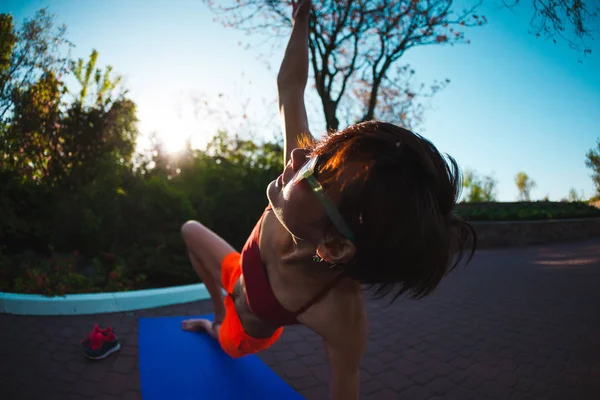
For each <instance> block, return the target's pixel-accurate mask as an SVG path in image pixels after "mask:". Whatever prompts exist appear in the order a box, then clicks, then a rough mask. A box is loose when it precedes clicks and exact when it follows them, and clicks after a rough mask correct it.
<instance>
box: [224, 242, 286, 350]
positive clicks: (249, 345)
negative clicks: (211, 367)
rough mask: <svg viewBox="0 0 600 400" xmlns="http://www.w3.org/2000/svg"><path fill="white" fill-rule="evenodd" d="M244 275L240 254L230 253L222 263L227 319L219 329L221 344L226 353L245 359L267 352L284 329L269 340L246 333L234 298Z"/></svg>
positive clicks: (278, 330)
mask: <svg viewBox="0 0 600 400" xmlns="http://www.w3.org/2000/svg"><path fill="white" fill-rule="evenodd" d="M241 274H242V267H241V265H240V253H238V252H233V253H229V254H228V255H226V256H225V258H224V259H223V262H222V263H221V283H222V284H223V288H225V290H226V291H227V296H226V297H225V319H224V320H223V322H222V324H221V328H220V329H219V343H220V344H221V347H222V348H223V350H224V351H225V353H227V354H229V355H230V356H231V357H233V358H239V357H243V356H246V355H249V354H255V353H258V352H260V351H263V350H266V349H268V348H269V347H271V346H272V345H273V343H275V342H276V341H277V339H279V336H281V333H282V332H283V327H280V328H279V329H277V330H276V331H275V333H274V334H273V335H272V336H271V337H268V338H261V339H257V338H253V337H252V336H248V334H246V332H244V328H243V327H242V322H241V321H240V318H239V316H238V314H237V311H236V309H235V304H234V302H233V299H232V297H231V296H230V295H229V294H230V293H233V287H234V286H235V284H236V282H237V281H238V279H239V278H240V275H241Z"/></svg>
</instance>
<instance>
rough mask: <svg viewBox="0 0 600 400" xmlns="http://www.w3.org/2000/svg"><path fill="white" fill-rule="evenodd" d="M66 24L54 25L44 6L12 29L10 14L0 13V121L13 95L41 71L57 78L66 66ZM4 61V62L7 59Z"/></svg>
mask: <svg viewBox="0 0 600 400" xmlns="http://www.w3.org/2000/svg"><path fill="white" fill-rule="evenodd" d="M65 35H66V27H65V26H64V25H61V26H56V24H55V22H54V16H53V15H51V14H49V13H48V10H47V9H41V10H39V11H38V12H37V13H36V14H35V15H34V16H33V18H31V19H26V20H25V21H24V23H23V24H22V26H21V28H20V29H18V30H15V27H14V25H13V22H12V17H11V15H9V14H0V39H1V40H0V43H1V45H0V121H3V122H4V121H5V118H7V116H9V115H10V113H11V111H12V109H13V106H14V103H15V96H16V95H18V92H19V91H20V90H22V88H23V87H27V86H30V85H31V84H33V83H34V82H36V81H39V78H40V76H41V75H43V74H49V73H52V74H53V75H54V76H56V77H58V79H60V77H61V76H62V75H63V74H64V73H65V72H66V69H67V56H65V54H64V51H63V50H64V49H65V48H67V49H68V48H70V47H71V43H70V42H69V41H68V40H66V37H65ZM7 60H8V61H7Z"/></svg>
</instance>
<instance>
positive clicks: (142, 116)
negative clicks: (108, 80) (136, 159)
mask: <svg viewBox="0 0 600 400" xmlns="http://www.w3.org/2000/svg"><path fill="white" fill-rule="evenodd" d="M177 97H178V96H160V95H156V94H155V95H154V96H152V97H149V96H147V97H145V96H140V100H139V101H138V116H139V130H140V137H139V139H138V146H137V148H138V151H140V152H144V151H146V150H147V149H149V148H150V146H151V137H152V136H153V135H156V138H157V140H158V141H159V142H160V143H161V144H162V145H163V146H164V149H165V151H166V152H167V153H169V154H172V155H176V154H178V153H181V152H182V151H184V150H185V149H186V147H187V144H188V142H189V144H190V146H191V148H192V149H205V148H206V145H207V144H208V142H209V141H210V140H211V139H212V138H213V137H214V136H215V135H216V133H217V130H218V129H219V123H218V122H217V121H214V120H210V118H207V117H203V118H199V117H198V116H197V114H196V113H195V112H194V109H193V106H192V104H191V103H189V102H186V101H182V100H181V98H177ZM142 99H143V100H142Z"/></svg>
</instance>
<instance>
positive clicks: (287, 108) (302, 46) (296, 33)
mask: <svg viewBox="0 0 600 400" xmlns="http://www.w3.org/2000/svg"><path fill="white" fill-rule="evenodd" d="M311 6H312V4H311V1H310V0H301V1H299V2H296V1H294V0H292V22H293V27H292V34H291V36H290V40H289V42H288V45H287V47H286V49H285V55H284V56H283V61H282V63H281V67H280V68H279V74H278V75H277V94H278V98H279V115H280V118H281V127H282V130H283V137H284V165H286V164H287V163H288V161H289V160H290V155H291V153H292V150H294V149H295V148H297V147H298V142H299V141H298V139H299V137H300V136H301V135H310V131H309V129H308V118H307V116H306V106H305V105H304V90H305V89H306V83H307V81H308V20H309V15H310V8H311Z"/></svg>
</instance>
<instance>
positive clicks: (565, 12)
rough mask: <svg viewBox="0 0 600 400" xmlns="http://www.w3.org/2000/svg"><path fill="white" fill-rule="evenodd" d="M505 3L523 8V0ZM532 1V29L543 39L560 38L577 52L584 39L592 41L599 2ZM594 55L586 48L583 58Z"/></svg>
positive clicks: (579, 0)
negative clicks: (521, 5)
mask: <svg viewBox="0 0 600 400" xmlns="http://www.w3.org/2000/svg"><path fill="white" fill-rule="evenodd" d="M502 2H503V3H504V5H506V6H507V7H508V8H511V9H512V8H515V7H516V6H518V5H520V4H521V3H522V0H502ZM531 2H532V5H533V15H532V17H531V27H532V29H533V33H534V34H535V35H536V36H537V37H541V36H544V37H546V38H549V39H552V40H553V41H554V43H556V37H557V36H558V37H559V38H562V39H564V40H565V41H566V42H567V43H568V44H569V45H570V46H571V47H572V48H575V49H580V48H581V44H583V42H584V41H585V39H591V38H592V27H593V26H594V25H595V24H594V23H595V22H596V21H597V18H598V13H599V12H600V2H599V1H598V0H531ZM596 27H597V24H596ZM596 33H597V32H596ZM578 42H579V44H578ZM591 52H592V50H591V49H590V48H589V47H587V46H584V47H583V54H584V55H587V54H591Z"/></svg>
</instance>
